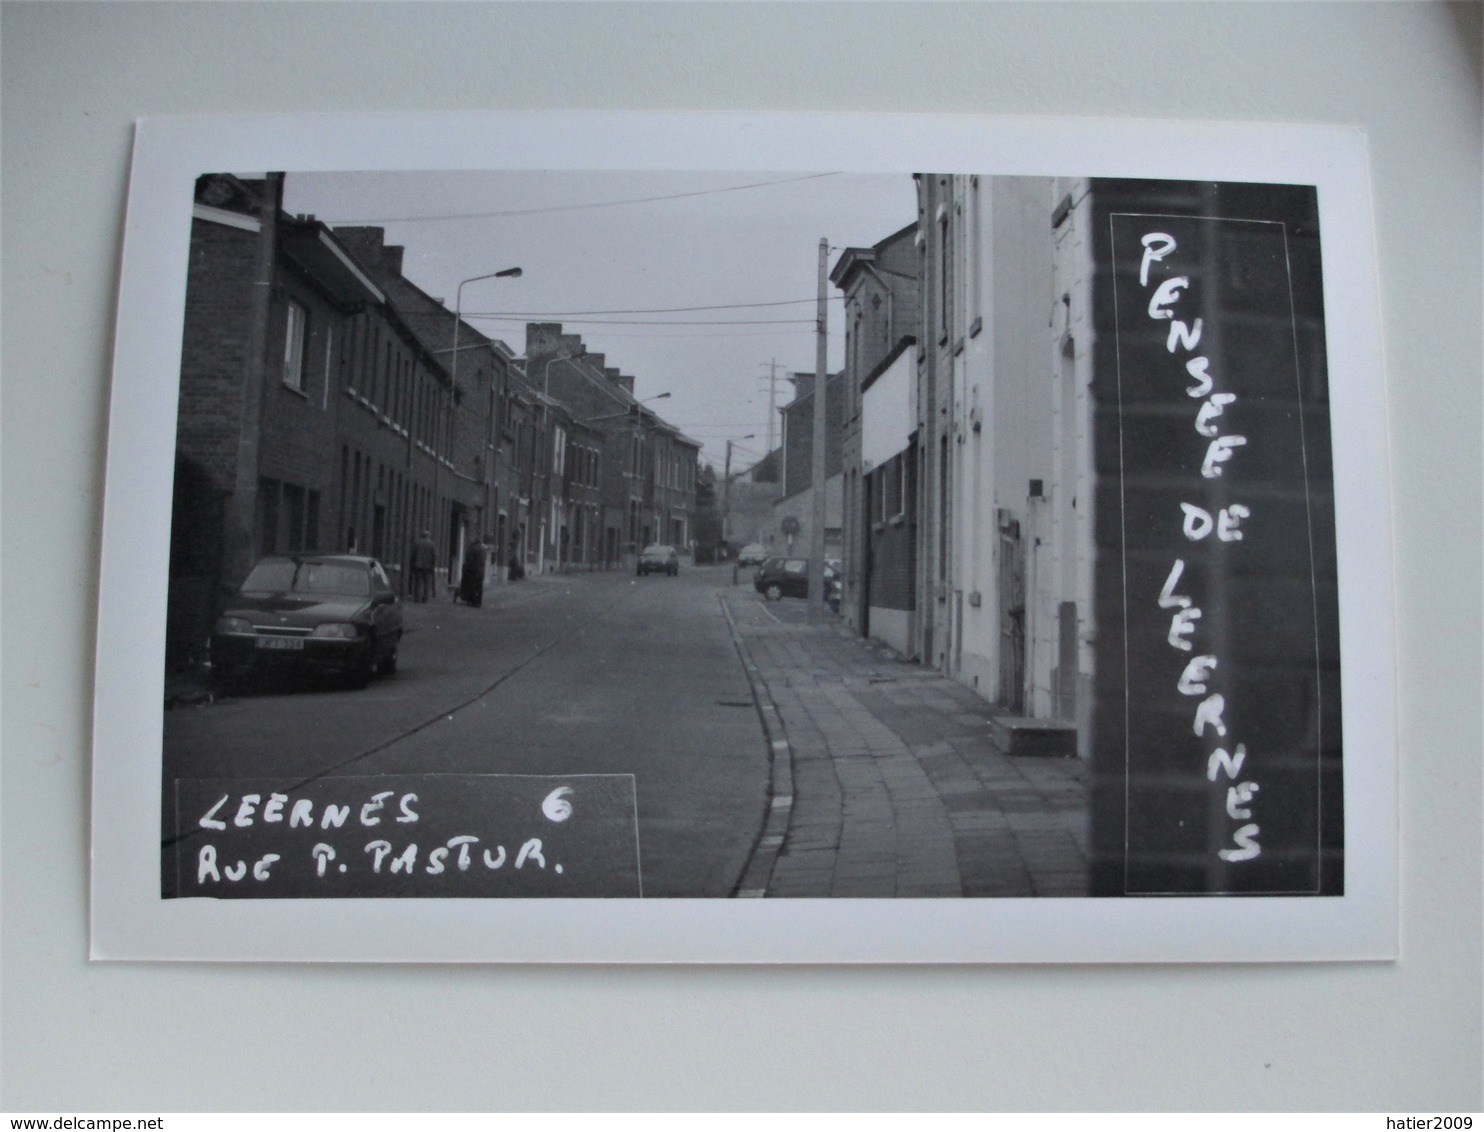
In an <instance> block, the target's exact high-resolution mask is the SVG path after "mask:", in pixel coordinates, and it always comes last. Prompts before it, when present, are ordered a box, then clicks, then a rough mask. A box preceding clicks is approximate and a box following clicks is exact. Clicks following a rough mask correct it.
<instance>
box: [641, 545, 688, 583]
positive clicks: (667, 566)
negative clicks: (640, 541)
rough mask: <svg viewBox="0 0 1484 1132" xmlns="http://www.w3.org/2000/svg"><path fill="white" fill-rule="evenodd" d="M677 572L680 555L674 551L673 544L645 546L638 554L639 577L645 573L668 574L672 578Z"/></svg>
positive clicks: (678, 571)
mask: <svg viewBox="0 0 1484 1132" xmlns="http://www.w3.org/2000/svg"><path fill="white" fill-rule="evenodd" d="M679 573H680V555H678V554H677V553H675V548H674V547H673V546H660V545H658V544H657V545H655V546H646V547H645V548H644V552H643V553H642V554H640V555H639V567H638V574H639V576H640V577H641V578H642V577H643V576H644V575H645V574H669V575H670V577H672V578H673V577H675V575H677V574H679Z"/></svg>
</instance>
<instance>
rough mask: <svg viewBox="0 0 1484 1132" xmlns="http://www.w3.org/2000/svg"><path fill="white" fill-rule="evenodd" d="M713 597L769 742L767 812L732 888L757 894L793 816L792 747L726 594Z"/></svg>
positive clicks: (764, 891) (734, 892) (764, 890)
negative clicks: (739, 629) (717, 604)
mask: <svg viewBox="0 0 1484 1132" xmlns="http://www.w3.org/2000/svg"><path fill="white" fill-rule="evenodd" d="M716 600H717V601H719V602H720V603H721V610H722V613H723V614H724V615H725V616H726V619H727V628H728V630H729V631H730V632H731V634H732V644H733V645H734V646H735V647H736V649H737V656H738V657H739V658H740V659H741V661H742V670H743V671H744V672H746V673H747V682H748V683H749V684H750V685H751V686H752V700H753V705H754V706H755V707H756V708H757V714H758V719H759V720H761V722H762V725H763V735H764V738H765V739H766V741H767V744H768V762H769V767H770V771H769V776H768V814H767V817H766V818H765V819H764V821H763V828H762V832H761V833H759V834H758V839H757V843H756V844H754V845H753V847H752V852H751V854H749V856H748V858H747V865H746V866H745V867H744V868H743V870H742V876H741V879H739V880H738V881H737V887H736V888H734V889H733V890H732V895H733V896H740V897H750V898H759V897H764V896H767V895H768V885H769V884H770V883H771V881H772V879H773V868H774V866H775V865H776V864H777V863H778V855H779V854H780V853H781V852H782V851H783V842H784V840H785V839H786V838H787V836H788V824H789V819H790V818H791V817H792V816H793V805H794V759H793V747H792V746H791V745H790V744H789V741H788V733H787V732H786V731H785V730H784V727H783V719H782V717H781V716H780V715H779V712H778V705H777V704H775V703H774V702H773V696H772V693H771V692H769V690H768V682H767V681H766V680H764V679H763V674H762V670H761V669H759V668H758V666H757V662H756V661H754V660H753V659H752V652H751V651H750V650H749V649H748V647H747V645H746V644H745V643H744V642H743V640H742V634H741V633H740V632H739V631H738V630H737V622H736V619H735V618H733V617H732V610H731V607H730V606H729V605H728V604H727V599H726V595H725V594H724V593H718V594H717V595H716Z"/></svg>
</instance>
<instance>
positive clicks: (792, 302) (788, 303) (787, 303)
mask: <svg viewBox="0 0 1484 1132" xmlns="http://www.w3.org/2000/svg"><path fill="white" fill-rule="evenodd" d="M831 299H832V300H833V301H835V302H841V303H843V302H844V301H845V296H844V295H832V296H831ZM815 302H818V300H817V299H779V300H777V301H776V302H771V303H716V304H714V305H712V306H705V307H636V308H634V309H633V310H620V309H615V310H601V311H487V312H480V313H474V312H470V311H464V312H463V315H464V317H465V318H577V317H579V316H581V315H588V314H683V313H686V312H689V311H736V310H751V309H753V308H756V307H792V306H800V305H802V304H804V303H809V304H813V303H815ZM809 321H811V322H812V321H813V319H810V320H809Z"/></svg>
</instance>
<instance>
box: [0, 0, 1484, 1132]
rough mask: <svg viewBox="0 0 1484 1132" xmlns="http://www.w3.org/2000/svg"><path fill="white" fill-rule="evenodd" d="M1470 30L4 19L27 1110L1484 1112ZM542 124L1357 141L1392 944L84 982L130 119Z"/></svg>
mask: <svg viewBox="0 0 1484 1132" xmlns="http://www.w3.org/2000/svg"><path fill="white" fill-rule="evenodd" d="M1465 7H1467V8H1468V9H1470V12H1469V13H1468V14H1464V12H1463V9H1464V8H1465ZM1477 13H1478V8H1477V6H1476V5H1468V6H1454V5H1444V4H1370V3H1361V4H1347V3H1333V4H1279V5H1267V4H1260V3H1237V4H1226V3H1220V2H1213V3H1202V4H1157V3H1156V4H1147V5H1132V6H1130V5H1123V4H1088V5H1085V6H1082V5H1078V6H1075V7H1074V6H1073V5H1070V4H1010V5H1004V6H1001V5H998V4H993V3H985V4H973V5H917V4H904V5H893V4H865V5H860V6H856V5H852V4H820V5H812V4H806V3H800V4H791V5H775V6H753V5H749V4H735V5H734V4H696V5H688V4H658V5H654V6H631V5H628V4H623V3H612V4H601V5H592V6H581V5H567V4H559V5H550V6H547V5H541V4H533V5H516V4H481V5H442V4H436V3H420V4H406V5H404V4H398V3H387V4H375V5H362V4H355V3H346V4H328V5H300V4H273V5H267V6H259V5H256V4H183V5H173V4H172V5H157V4H152V3H137V4H86V3H78V4H7V5H6V6H5V7H4V9H3V11H0V21H3V37H0V50H3V70H0V83H3V86H0V94H3V99H0V103H3V110H0V113H3V120H0V122H3V132H4V151H3V155H0V157H3V176H4V186H5V192H4V197H3V221H4V234H5V248H4V260H3V269H4V277H3V282H4V289H5V305H4V344H3V349H4V355H3V361H4V414H3V429H4V450H3V459H4V473H5V474H4V484H3V493H4V494H3V498H4V506H3V514H4V516H5V520H6V532H5V533H6V536H7V537H6V538H5V540H4V548H3V553H4V603H3V607H4V616H5V623H4V627H5V649H4V669H3V679H4V685H3V687H4V708H5V710H4V719H3V727H4V731H3V738H4V755H5V762H4V787H5V789H4V795H3V800H0V804H3V826H0V828H3V850H4V851H3V864H0V867H3V870H4V875H3V879H4V885H3V902H4V903H3V910H4V917H3V932H4V936H3V944H4V947H3V956H0V961H3V964H4V967H3V973H4V985H5V1022H6V1025H5V1029H4V1063H5V1074H4V1081H3V1090H4V1096H3V1101H0V1107H4V1108H7V1109H10V1110H17V1109H19V1110H41V1111H42V1112H43V1113H50V1114H55V1113H58V1112H69V1111H71V1112H76V1111H94V1110H112V1111H119V1110H123V1111H128V1112H139V1113H145V1112H149V1111H150V1110H156V1111H158V1110H166V1111H203V1110H216V1109H224V1108H225V1109H272V1110H279V1109H288V1110H300V1109H321V1108H323V1109H332V1110H338V1109H357V1110H362V1109H370V1110H377V1109H397V1110H419V1109H474V1110H486V1109H501V1110H519V1109H550V1108H562V1109H583V1108H596V1109H604V1110H606V1109H630V1108H661V1107H663V1108H666V1109H691V1108H699V1109H708V1108H725V1109H734V1108H754V1107H761V1106H767V1107H769V1108H777V1109H795V1108H838V1109H850V1110H859V1109H928V1108H931V1109H980V1108H989V1109H997V1110H998V1109H1010V1110H1015V1109H1031V1110H1034V1109H1041V1108H1059V1109H1083V1108H1089V1109H1093V1110H1108V1109H1168V1108H1173V1109H1197V1110H1201V1109H1212V1108H1214V1109H1259V1110H1287V1109H1315V1108H1340V1109H1344V1110H1346V1111H1354V1110H1383V1109H1385V1110H1390V1111H1392V1112H1403V1111H1406V1112H1413V1113H1422V1112H1426V1113H1434V1112H1448V1111H1456V1110H1460V1109H1472V1110H1475V1111H1477V1110H1478V1109H1479V1108H1480V1107H1481V1106H1484V1099H1481V1090H1480V1064H1481V1047H1480V970H1481V962H1480V936H1481V932H1480V890H1481V884H1480V870H1479V862H1480V842H1481V838H1480V820H1479V818H1480V809H1479V793H1480V791H1479V750H1480V697H1479V688H1480V686H1481V673H1480V663H1479V661H1480V650H1479V640H1478V626H1479V623H1480V601H1479V599H1480V587H1479V585H1478V581H1479V577H1480V537H1479V536H1480V531H1479V515H1480V509H1481V508H1480V491H1479V484H1480V456H1479V454H1480V419H1481V413H1480V387H1481V374H1480V358H1479V337H1478V326H1479V310H1480V307H1481V294H1480V264H1479V247H1480V214H1481V201H1480V184H1479V179H1480V165H1481V154H1480V132H1481V131H1480V113H1479V101H1480V99H1479V93H1480V87H1479V49H1478V43H1479V24H1478V14H1477ZM903 44H912V45H914V48H916V47H918V45H920V46H921V50H914V53H913V56H912V64H911V65H912V66H916V67H927V66H928V65H929V64H931V67H932V75H931V81H915V80H914V81H900V82H889V83H883V82H881V79H880V76H881V75H883V74H892V75H899V76H900V75H904V74H909V72H904V70H903V57H902V54H901V51H902V45H903ZM909 71H910V69H909ZM544 106H560V107H594V108H596V107H622V108H661V109H698V108H699V109H708V108H710V109H729V110H736V109H752V108H758V109H825V108H831V109H833V108H847V109H854V110H864V111H887V110H890V111H896V112H905V111H937V112H944V113H953V112H961V111H963V110H965V109H966V108H972V109H973V110H975V111H983V112H1006V113H1008V112H1019V113H1040V114H1044V113H1057V114H1086V115H1131V116H1142V117H1161V116H1173V117H1182V118H1221V119H1242V120H1262V119H1282V120H1294V121H1317V122H1330V123H1343V124H1352V125H1354V126H1356V127H1357V128H1360V129H1364V130H1366V131H1367V136H1368V141H1369V145H1370V152H1371V155H1372V161H1373V163H1374V177H1375V185H1374V188H1375V201H1376V208H1377V216H1378V229H1377V246H1378V254H1379V257H1380V265H1381V278H1382V288H1383V292H1382V302H1383V307H1384V310H1385V312H1386V332H1387V347H1386V349H1387V359H1388V362H1389V369H1390V373H1391V375H1392V377H1391V381H1390V390H1389V393H1390V402H1389V406H1388V412H1389V418H1390V428H1391V443H1392V446H1393V451H1392V456H1393V466H1394V468H1395V476H1396V482H1395V494H1396V502H1397V507H1396V522H1397V534H1398V539H1397V555H1398V559H1397V561H1398V591H1397V600H1398V622H1399V627H1400V641H1399V656H1398V678H1399V687H1398V702H1399V705H1400V729H1401V734H1400V749H1401V751H1402V752H1403V753H1404V757H1403V763H1402V789H1401V806H1402V812H1401V815H1400V820H1401V824H1402V831H1403V837H1402V839H1401V846H1402V853H1403V857H1402V862H1401V865H1402V867H1401V876H1402V884H1403V899H1402V901H1401V906H1402V909H1403V912H1402V914H1403V917H1404V920H1403V924H1402V932H1401V954H1402V958H1401V959H1400V960H1399V961H1397V962H1395V963H1375V964H1338V963H1336V964H1325V965H1317V966H1303V965H1285V964H1274V965H1269V966H1263V967H1254V968H1244V967H1235V966H1223V967H1216V968H1209V967H1173V968H1171V967H1166V968H1155V967H1124V968H1116V969H1115V968H1109V969H1099V968H1090V967H1082V968H1075V969H1058V968H1052V967H1022V968H1010V969H1001V968H976V967H952V968H928V969H908V968H900V967H895V968H859V969H821V968H800V967H789V968H782V969H739V968H725V967H717V968H703V969H662V968H638V969H613V968H584V969H560V968H550V967H514V968H508V969H493V970H484V969H460V968H436V967H434V968H402V967H319V968H313V967H307V966H281V967H265V966H257V967H254V966H236V965H222V966H210V965H200V966H188V965H180V966H169V967H167V966H160V965H147V964H90V963H89V962H88V960H87V958H86V955H87V923H88V916H87V883H88V819H89V806H88V802H87V798H88V781H89V777H88V775H89V755H88V751H89V745H90V743H91V739H92V736H91V733H90V730H89V726H88V719H89V699H90V696H91V691H92V681H91V660H90V657H91V650H92V637H93V626H94V612H93V605H94V597H95V594H96V591H97V578H98V570H99V566H98V561H97V547H96V537H97V529H98V514H99V498H100V490H101V482H100V477H101V468H102V438H103V435H104V431H103V430H104V423H105V422H104V407H105V405H106V390H107V385H108V357H109V350H110V341H111V334H112V323H111V319H112V304H113V299H114V277H115V274H116V271H117V265H118V256H119V246H120V234H121V229H120V220H121V214H122V205H123V199H124V197H123V194H124V187H125V180H126V175H127V169H128V156H129V143H130V124H131V120H132V118H133V117H134V116H136V115H141V114H199V113H228V112H241V111H249V110H250V111H296V110H302V109H315V110H346V111H362V110H377V109H387V110H417V109H442V108H449V109H473V108H488V107H544ZM747 365H748V366H750V365H751V361H750V360H749V361H748V362H747ZM38 471H40V472H42V473H43V474H38ZM1439 579H1443V580H1444V582H1443V585H1444V590H1443V592H1445V593H1446V600H1440V599H1439V593H1440V590H1439V581H1438V580H1439ZM1353 835H1355V836H1364V831H1354V832H1353ZM1379 1126H1380V1125H1379V1124H1378V1125H1377V1127H1379Z"/></svg>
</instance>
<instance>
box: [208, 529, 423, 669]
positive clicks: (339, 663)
mask: <svg viewBox="0 0 1484 1132" xmlns="http://www.w3.org/2000/svg"><path fill="white" fill-rule="evenodd" d="M401 640H402V603H401V601H400V600H399V599H398V598H397V595H396V594H395V593H394V592H393V591H392V586H391V582H390V581H388V579H387V576H386V571H385V570H384V569H382V566H381V563H380V562H378V561H376V559H374V558H364V557H360V556H358V555H350V554H307V555H273V556H270V557H267V558H264V559H262V560H261V561H259V562H258V564H257V565H256V566H254V567H253V568H252V571H251V572H250V573H249V574H248V575H247V580H246V581H244V582H243V583H242V586H241V588H240V589H239V590H238V591H237V594H236V596H235V597H234V598H233V599H232V600H231V601H230V602H229V603H228V604H227V608H226V610H225V612H223V613H222V615H221V617H220V618H218V619H217V622H216V628H215V629H214V630H213V632H212V634H211V665H212V669H213V671H214V672H215V673H216V674H217V675H218V676H219V677H221V678H223V679H227V680H231V679H234V678H240V677H243V676H247V675H250V674H255V673H264V672H300V673H325V674H336V675H340V676H344V677H346V678H347V679H349V680H350V682H351V683H352V684H353V685H355V686H356V687H365V685H366V684H367V683H368V682H369V681H370V679H371V677H372V676H373V675H374V674H376V673H377V672H382V673H386V674H391V673H393V672H395V671H396V670H397V647H398V645H399V644H400V643H401Z"/></svg>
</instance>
